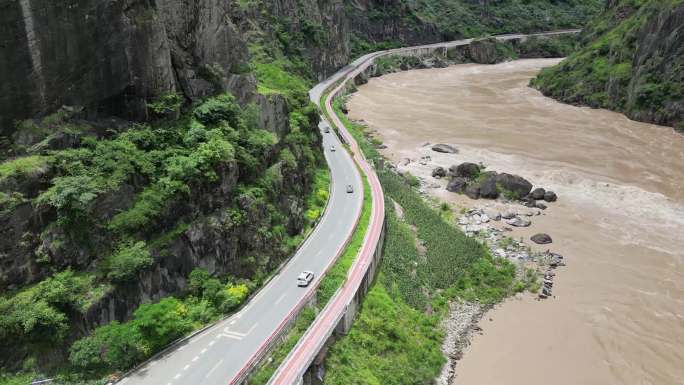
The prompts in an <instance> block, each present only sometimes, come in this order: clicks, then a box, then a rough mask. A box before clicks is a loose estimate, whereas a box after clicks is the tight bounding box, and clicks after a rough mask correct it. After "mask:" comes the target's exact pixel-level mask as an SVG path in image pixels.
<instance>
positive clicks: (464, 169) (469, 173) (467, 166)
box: [449, 162, 481, 179]
mask: <svg viewBox="0 0 684 385" xmlns="http://www.w3.org/2000/svg"><path fill="white" fill-rule="evenodd" d="M480 170H481V168H480V165H478V164H476V163H470V162H464V163H461V164H459V165H458V166H451V167H449V171H451V172H452V173H453V174H454V175H455V176H460V177H463V178H468V179H472V178H475V177H477V176H478V175H480Z"/></svg>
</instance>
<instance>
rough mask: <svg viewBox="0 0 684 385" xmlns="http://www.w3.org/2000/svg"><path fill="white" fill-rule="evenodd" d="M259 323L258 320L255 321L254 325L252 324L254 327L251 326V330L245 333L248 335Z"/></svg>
mask: <svg viewBox="0 0 684 385" xmlns="http://www.w3.org/2000/svg"><path fill="white" fill-rule="evenodd" d="M258 324H259V323H258V322H257V323H255V324H254V325H252V327H251V328H249V330H247V333H245V335H248V334H249V333H251V332H252V331H254V329H256V327H257V325H258Z"/></svg>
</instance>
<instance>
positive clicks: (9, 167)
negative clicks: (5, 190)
mask: <svg viewBox="0 0 684 385" xmlns="http://www.w3.org/2000/svg"><path fill="white" fill-rule="evenodd" d="M49 162H50V157H46V156H41V155H33V156H25V157H21V158H15V159H12V160H8V161H5V162H2V163H0V181H2V180H3V179H5V178H8V177H11V176H23V175H29V174H32V173H34V172H36V171H37V170H39V169H42V168H44V167H46V166H47V165H48V164H49Z"/></svg>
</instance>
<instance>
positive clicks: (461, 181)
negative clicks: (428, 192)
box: [446, 177, 468, 193]
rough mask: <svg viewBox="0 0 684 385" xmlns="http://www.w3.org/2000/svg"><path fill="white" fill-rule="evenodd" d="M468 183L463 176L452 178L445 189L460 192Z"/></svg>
mask: <svg viewBox="0 0 684 385" xmlns="http://www.w3.org/2000/svg"><path fill="white" fill-rule="evenodd" d="M467 185H468V181H467V180H466V179H465V178H458V177H456V178H453V179H451V181H450V182H449V184H447V187H446V189H447V191H451V192H455V193H462V192H464V191H465V189H466V186H467Z"/></svg>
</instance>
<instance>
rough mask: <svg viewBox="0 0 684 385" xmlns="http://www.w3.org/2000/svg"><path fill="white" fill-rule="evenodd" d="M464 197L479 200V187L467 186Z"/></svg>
mask: <svg viewBox="0 0 684 385" xmlns="http://www.w3.org/2000/svg"><path fill="white" fill-rule="evenodd" d="M465 195H467V196H468V198H470V199H479V198H480V186H477V185H469V186H467V187H466V189H465Z"/></svg>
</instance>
